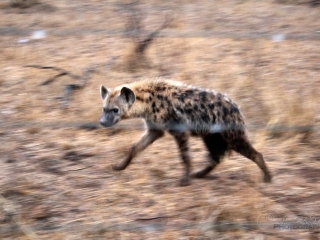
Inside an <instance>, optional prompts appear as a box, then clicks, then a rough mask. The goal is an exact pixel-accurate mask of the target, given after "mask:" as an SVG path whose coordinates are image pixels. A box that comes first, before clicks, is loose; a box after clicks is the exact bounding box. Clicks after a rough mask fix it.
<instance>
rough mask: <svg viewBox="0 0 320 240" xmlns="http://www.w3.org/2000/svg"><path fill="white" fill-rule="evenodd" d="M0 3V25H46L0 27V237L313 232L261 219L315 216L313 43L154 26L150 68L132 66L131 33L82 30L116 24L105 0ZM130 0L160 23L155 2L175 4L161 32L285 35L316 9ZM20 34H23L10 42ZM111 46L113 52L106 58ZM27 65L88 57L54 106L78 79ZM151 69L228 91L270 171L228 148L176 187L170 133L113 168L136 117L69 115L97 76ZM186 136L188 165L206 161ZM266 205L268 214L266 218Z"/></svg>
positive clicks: (97, 107)
mask: <svg viewBox="0 0 320 240" xmlns="http://www.w3.org/2000/svg"><path fill="white" fill-rule="evenodd" d="M5 4H6V3H2V5H1V6H0V12H1V14H0V21H1V24H2V26H5V27H8V28H15V29H33V30H34V29H45V30H47V33H48V35H47V37H46V38H44V39H41V40H32V39H30V36H31V35H32V31H30V33H29V32H28V31H26V32H25V33H24V34H22V35H19V34H6V35H1V36H0V37H1V41H0V46H1V47H0V68H1V69H2V71H1V73H0V86H1V88H0V94H1V98H0V106H1V107H0V117H1V121H0V124H1V126H0V127H1V129H0V138H1V143H2V144H1V146H0V152H1V156H0V169H1V178H0V194H1V199H2V200H1V201H0V238H3V239H6V238H7V239H32V238H36V239H86V238H90V239H235V238H239V239H297V238H299V239H317V238H319V233H317V232H316V231H314V230H310V231H308V230H303V229H299V230H298V229H295V230H287V231H281V230H277V229H274V228H273V225H272V224H277V223H279V221H281V216H285V217H287V218H288V219H290V220H294V219H295V218H296V217H297V216H298V215H304V216H307V217H312V216H319V208H318V205H319V194H318V192H319V190H320V189H319V186H318V185H319V184H316V183H317V182H319V181H320V179H319V176H318V175H319V174H318V172H319V166H318V165H319V164H318V161H319V159H320V158H319V153H318V151H317V147H318V146H319V143H318V139H319V137H320V131H319V127H318V124H319V114H318V113H319V110H320V109H319V105H318V104H317V99H318V92H319V91H320V85H319V80H318V78H319V71H320V70H319V67H318V63H319V60H320V59H319V56H320V50H319V47H318V46H319V41H316V40H308V39H306V40H285V41H283V42H278V43H275V42H272V41H271V39H266V38H264V39H246V38H231V37H228V36H210V37H203V36H200V35H195V36H192V37H175V36H168V37H161V38H157V39H156V41H155V42H154V43H153V44H152V45H151V46H150V48H149V49H148V50H147V52H146V54H145V57H146V59H145V61H146V63H147V64H148V66H147V67H145V66H143V67H138V68H137V62H136V61H139V59H138V60H136V59H134V60H133V61H132V59H130V56H131V55H130V54H131V53H132V41H131V40H130V39H126V38H124V37H123V36H122V35H120V34H111V35H109V34H105V33H101V32H92V31H90V30H92V29H106V30H114V29H120V28H122V29H123V28H124V26H125V24H124V22H123V21H122V19H120V18H119V16H120V14H119V12H118V11H119V6H118V5H117V4H116V3H115V2H108V3H106V2H103V1H94V0H92V1H87V2H86V3H84V2H81V3H80V2H79V1H77V2H75V1H62V0H58V1H54V2H52V1H50V2H49V1H44V0H42V1H41V2H40V3H39V4H36V5H34V6H32V7H30V8H26V9H16V8H14V9H13V8H10V7H8V6H7V5H6V6H5ZM141 4H142V7H143V11H144V12H145V13H148V16H147V18H146V19H145V21H144V24H146V27H147V28H148V30H153V29H155V28H156V27H157V26H159V25H161V23H163V15H162V13H163V12H161V11H160V10H159V9H165V10H166V11H169V12H170V11H172V15H174V21H173V22H172V23H171V25H170V26H169V27H168V29H167V31H168V32H170V31H177V32H184V31H186V32H188V31H190V32H197V31H201V30H205V31H209V30H210V31H215V32H225V33H231V34H237V33H247V32H254V31H255V32H268V33H270V35H271V34H273V33H286V34H289V35H290V34H298V33H314V32H315V31H317V30H319V29H317V27H318V25H317V20H318V16H319V11H320V9H319V8H311V7H309V6H307V5H299V6H296V5H291V4H290V5H287V4H278V3H276V1H272V0H270V1H251V0H249V1H235V2H233V1H230V2H223V3H222V2H218V1H216V2H208V1H201V2H199V3H197V4H195V3H193V2H192V1H175V2H172V3H165V2H163V1H158V0H154V1H141ZM48 9H51V10H50V11H48ZM160 13H161V14H160ZM76 30H77V31H76ZM59 31H60V33H61V32H63V33H64V35H59V34H58V33H59ZM25 38H28V39H30V41H29V42H28V43H25V44H18V43H17V41H18V40H21V39H25ZM113 57H118V58H116V60H115V62H114V64H111V65H108V64H109V63H110V59H112V58H113ZM130 61H131V63H133V65H128V62H129V63H130ZM138 63H139V64H141V62H138ZM28 64H40V65H48V66H57V67H61V68H64V69H67V70H68V71H71V72H73V73H75V74H78V75H81V74H82V72H83V70H84V69H86V68H87V67H89V66H97V67H96V72H95V73H94V75H93V77H92V78H91V79H90V81H89V82H88V84H87V85H86V87H85V88H84V89H82V90H79V91H78V92H74V94H73V95H72V99H71V102H70V104H69V105H68V107H65V105H63V102H62V101H61V99H59V97H61V96H63V94H64V89H65V87H64V86H65V85H66V84H71V83H76V81H75V80H74V79H71V78H69V77H68V76H63V77H61V78H58V79H57V80H55V81H54V82H53V83H51V84H50V85H47V86H41V83H42V82H43V81H45V80H47V79H48V78H50V77H52V76H54V74H55V72H53V71H50V70H39V69H33V68H26V67H24V66H25V65H28ZM107 65H108V66H107ZM132 70H134V71H132ZM157 76H165V77H169V78H174V79H177V80H181V81H183V82H186V83H188V84H193V85H198V86H201V87H205V88H212V89H216V90H219V91H222V92H224V93H227V94H228V95H229V96H230V97H231V98H232V99H234V100H235V101H236V102H237V103H238V104H239V105H240V106H241V109H242V112H243V113H244V115H245V117H246V119H247V122H248V130H249V134H250V139H252V141H253V143H254V146H255V147H256V148H257V149H258V150H259V151H261V152H262V153H263V155H264V157H265V160H266V162H267V164H268V165H269V167H270V170H271V172H272V174H273V176H274V181H273V183H271V184H264V183H261V173H260V171H259V169H258V168H257V166H256V165H255V164H253V163H252V162H250V161H249V160H247V159H245V158H243V157H241V156H239V155H236V154H232V155H230V156H228V157H226V159H225V161H223V162H222V163H221V165H219V167H218V168H217V169H216V170H215V171H214V173H212V174H211V175H210V177H208V178H207V179H204V180H193V181H192V185H191V186H188V187H185V188H181V187H179V186H178V183H179V179H180V177H181V175H182V173H183V166H182V164H180V159H179V154H178V150H177V148H176V147H175V142H174V140H173V139H172V138H171V137H170V136H165V137H164V138H163V139H161V140H159V141H157V142H155V143H154V144H153V145H152V146H151V147H150V148H148V149H147V150H146V151H145V152H143V153H142V154H141V155H140V156H139V157H137V158H136V159H135V160H134V161H133V163H132V165H130V166H129V167H128V169H126V170H125V171H123V172H120V173H119V172H113V171H112V170H111V167H110V166H111V164H113V163H115V162H119V161H120V160H121V159H123V157H124V156H125V154H126V152H127V150H128V148H129V147H130V145H131V144H133V143H134V142H135V141H136V140H137V139H138V138H139V137H140V135H141V134H142V132H143V131H142V130H141V127H142V124H141V121H139V120H132V121H126V122H122V123H119V125H118V126H117V127H116V128H113V129H101V128H98V129H94V130H91V131H88V130H83V129H80V128H78V127H77V126H78V123H79V122H95V123H97V122H98V120H99V118H100V114H101V102H100V96H99V86H100V84H101V83H103V84H105V85H106V86H108V87H110V88H112V87H114V86H117V85H119V84H123V83H125V82H131V81H134V80H137V79H139V78H144V77H157ZM60 123H63V124H62V126H59V125H58V124H60ZM72 123H74V124H72ZM132 126H134V128H135V129H132ZM277 126H285V127H286V128H288V129H285V130H284V129H283V128H280V129H279V128H276V127H277ZM295 126H300V127H301V126H302V127H304V126H307V127H309V126H313V127H312V128H295ZM137 128H138V129H137ZM266 129H268V130H266ZM190 146H191V155H192V159H193V171H196V170H197V169H200V168H202V167H204V165H205V164H206V155H207V153H206V151H205V149H204V146H203V143H202V142H201V141H200V139H192V140H191V143H190ZM270 214H276V215H274V216H276V217H275V218H273V219H270V218H268V217H270V216H271V215H270ZM279 216H280V217H279ZM261 223H262V225H261ZM263 223H264V224H265V223H271V225H263ZM250 224H251V225H250Z"/></svg>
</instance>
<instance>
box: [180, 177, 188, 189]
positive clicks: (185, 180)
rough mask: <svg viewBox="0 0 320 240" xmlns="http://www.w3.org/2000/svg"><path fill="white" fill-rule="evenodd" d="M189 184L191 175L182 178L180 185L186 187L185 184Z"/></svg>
mask: <svg viewBox="0 0 320 240" xmlns="http://www.w3.org/2000/svg"><path fill="white" fill-rule="evenodd" d="M188 185H190V178H189V177H183V178H182V179H181V180H180V186H181V187H184V186H188Z"/></svg>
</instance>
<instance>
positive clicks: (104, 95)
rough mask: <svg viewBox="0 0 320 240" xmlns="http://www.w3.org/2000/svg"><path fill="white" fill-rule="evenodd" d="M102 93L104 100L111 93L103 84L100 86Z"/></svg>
mask: <svg viewBox="0 0 320 240" xmlns="http://www.w3.org/2000/svg"><path fill="white" fill-rule="evenodd" d="M100 94H101V97H102V100H105V99H106V97H107V96H108V95H109V91H108V89H107V88H106V87H105V86H103V85H101V86H100Z"/></svg>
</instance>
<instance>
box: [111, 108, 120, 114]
mask: <svg viewBox="0 0 320 240" xmlns="http://www.w3.org/2000/svg"><path fill="white" fill-rule="evenodd" d="M111 111H112V112H114V113H119V108H113V109H111Z"/></svg>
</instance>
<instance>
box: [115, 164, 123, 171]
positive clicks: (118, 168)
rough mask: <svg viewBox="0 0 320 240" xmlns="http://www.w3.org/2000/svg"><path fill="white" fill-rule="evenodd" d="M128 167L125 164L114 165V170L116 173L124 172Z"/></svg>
mask: <svg viewBox="0 0 320 240" xmlns="http://www.w3.org/2000/svg"><path fill="white" fill-rule="evenodd" d="M125 168H126V167H125V166H124V165H123V164H114V165H112V169H113V170H115V171H121V170H124V169H125Z"/></svg>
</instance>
